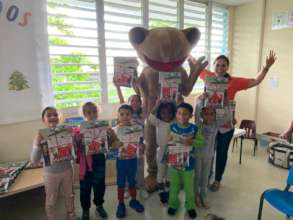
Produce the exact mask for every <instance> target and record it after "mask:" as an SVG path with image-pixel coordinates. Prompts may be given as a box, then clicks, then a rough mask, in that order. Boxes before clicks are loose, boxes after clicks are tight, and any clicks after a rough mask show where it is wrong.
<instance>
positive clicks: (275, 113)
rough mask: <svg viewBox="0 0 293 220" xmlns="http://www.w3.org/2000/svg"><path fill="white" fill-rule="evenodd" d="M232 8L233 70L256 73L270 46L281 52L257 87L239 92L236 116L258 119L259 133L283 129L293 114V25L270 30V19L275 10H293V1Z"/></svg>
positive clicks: (260, 0)
mask: <svg viewBox="0 0 293 220" xmlns="http://www.w3.org/2000/svg"><path fill="white" fill-rule="evenodd" d="M264 6H265V10H264V26H262V11H263V7H264ZM233 10H234V13H233V14H234V18H233V34H232V35H233V43H232V48H231V49H232V51H231V53H232V67H231V73H232V74H234V75H238V74H239V75H241V76H244V77H255V76H256V75H257V74H256V73H257V70H258V68H259V66H263V65H264V64H265V56H266V54H267V53H268V51H269V50H270V49H274V50H275V51H276V53H277V56H278V60H277V62H276V64H275V65H274V66H273V67H272V68H271V70H270V72H269V73H268V75H267V77H266V78H265V80H264V81H263V82H262V84H261V85H260V86H259V87H258V89H250V90H248V91H247V92H241V93H239V94H238V95H237V98H236V101H237V110H236V111H237V113H236V116H237V119H238V121H239V122H240V121H241V120H242V119H244V118H247V119H256V122H257V132H258V133H262V132H265V131H274V132H282V131H283V130H285V129H286V128H287V127H288V126H289V123H290V120H292V117H293V111H292V109H293V108H292V107H293V103H292V102H290V100H292V98H291V99H290V94H293V86H292V83H293V75H292V71H291V70H290V65H289V64H290V60H292V52H293V47H292V39H293V28H287V29H281V30H271V23H272V22H271V21H272V13H273V12H278V11H286V10H293V1H292V0H280V1H277V0H266V1H265V0H256V1H254V2H252V3H247V4H244V5H240V6H237V7H235V8H234V9H233ZM262 30H264V31H263V32H262ZM262 33H263V34H262ZM259 55H260V56H261V57H260V62H259ZM291 62H292V61H291ZM272 77H277V80H278V87H277V88H273V87H272V86H271V84H270V79H271V78H272ZM257 90H258V91H257Z"/></svg>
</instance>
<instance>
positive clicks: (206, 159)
mask: <svg viewBox="0 0 293 220" xmlns="http://www.w3.org/2000/svg"><path fill="white" fill-rule="evenodd" d="M215 117H216V116H215V109H214V108H211V107H202V102H199V103H198V104H197V105H196V117H195V121H196V124H197V125H198V126H200V127H201V132H202V134H203V136H204V140H205V141H204V146H202V147H197V148H196V150H195V158H196V159H195V161H196V164H195V178H194V185H195V187H194V191H195V198H196V204H197V205H198V206H203V207H204V208H206V209H208V208H209V204H208V203H207V201H206V193H207V187H208V180H209V174H210V170H211V166H212V160H213V156H214V153H215V139H216V135H217V128H216V126H215Z"/></svg>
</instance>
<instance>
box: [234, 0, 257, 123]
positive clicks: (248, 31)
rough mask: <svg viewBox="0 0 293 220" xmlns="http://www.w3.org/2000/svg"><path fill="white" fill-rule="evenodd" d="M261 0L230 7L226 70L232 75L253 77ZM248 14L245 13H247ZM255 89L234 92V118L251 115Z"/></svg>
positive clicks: (255, 66)
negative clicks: (229, 64) (228, 55)
mask: <svg viewBox="0 0 293 220" xmlns="http://www.w3.org/2000/svg"><path fill="white" fill-rule="evenodd" d="M261 11H262V1H260V0H257V1H254V2H253V3H249V4H244V5H241V6H239V7H234V9H233V16H232V34H231V35H232V44H231V56H230V57H231V66H230V73H231V74H232V75H233V76H241V77H247V78H251V77H255V76H256V75H257V72H258V57H259V53H260V36H261V16H260V15H261ZM248 15H249V16H248ZM255 106H256V89H255V88H252V89H249V90H247V91H242V92H239V93H237V96H236V118H237V120H238V124H240V121H241V120H243V119H255V114H256V108H255Z"/></svg>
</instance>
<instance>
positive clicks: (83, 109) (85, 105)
mask: <svg viewBox="0 0 293 220" xmlns="http://www.w3.org/2000/svg"><path fill="white" fill-rule="evenodd" d="M89 107H93V108H96V109H97V110H98V106H97V105H96V104H95V103H93V102H86V103H84V104H83V105H82V107H81V109H82V113H83V115H84V113H85V109H86V108H89Z"/></svg>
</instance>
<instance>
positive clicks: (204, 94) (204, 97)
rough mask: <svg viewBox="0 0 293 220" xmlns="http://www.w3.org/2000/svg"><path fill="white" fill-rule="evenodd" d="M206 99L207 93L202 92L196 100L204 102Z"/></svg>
mask: <svg viewBox="0 0 293 220" xmlns="http://www.w3.org/2000/svg"><path fill="white" fill-rule="evenodd" d="M207 98H209V93H207V92H204V93H202V94H201V95H200V96H198V99H200V100H204V99H207Z"/></svg>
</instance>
